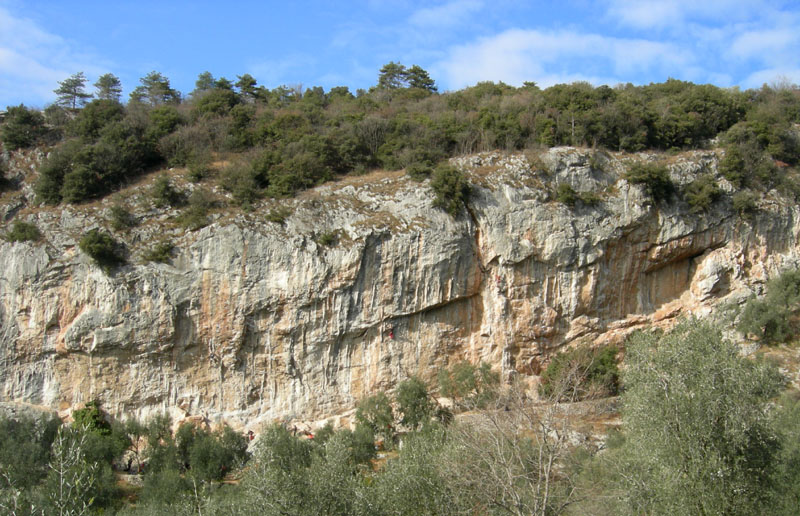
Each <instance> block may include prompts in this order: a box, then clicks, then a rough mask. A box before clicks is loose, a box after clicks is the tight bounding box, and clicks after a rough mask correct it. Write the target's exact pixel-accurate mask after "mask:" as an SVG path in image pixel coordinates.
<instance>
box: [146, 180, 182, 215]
mask: <svg viewBox="0 0 800 516" xmlns="http://www.w3.org/2000/svg"><path fill="white" fill-rule="evenodd" d="M150 197H151V198H152V199H153V204H155V205H156V207H158V208H164V207H167V206H179V205H180V204H181V203H182V202H183V194H182V193H181V192H179V191H178V190H176V189H175V187H174V186H172V181H171V180H170V178H169V176H167V175H166V174H161V175H160V176H158V177H157V178H156V180H155V181H154V182H153V186H152V187H151V188H150Z"/></svg>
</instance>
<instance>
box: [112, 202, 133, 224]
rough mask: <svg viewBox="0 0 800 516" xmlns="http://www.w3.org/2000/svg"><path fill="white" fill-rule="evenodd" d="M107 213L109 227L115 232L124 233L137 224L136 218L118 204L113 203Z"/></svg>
mask: <svg viewBox="0 0 800 516" xmlns="http://www.w3.org/2000/svg"><path fill="white" fill-rule="evenodd" d="M109 212H110V213H111V219H110V222H111V227H112V228H114V230H115V231H124V230H126V229H130V228H132V227H134V226H135V225H136V224H137V220H136V217H135V216H134V215H133V214H132V213H131V212H130V211H129V210H128V209H127V208H126V207H125V206H123V205H122V204H120V203H114V204H113V205H112V206H111V208H110V209H109Z"/></svg>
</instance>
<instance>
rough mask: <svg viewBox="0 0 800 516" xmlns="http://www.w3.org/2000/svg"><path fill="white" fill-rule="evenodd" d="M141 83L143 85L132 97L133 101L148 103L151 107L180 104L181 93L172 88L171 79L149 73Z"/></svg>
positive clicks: (135, 89)
mask: <svg viewBox="0 0 800 516" xmlns="http://www.w3.org/2000/svg"><path fill="white" fill-rule="evenodd" d="M139 82H140V83H141V84H140V85H139V86H137V87H136V88H134V90H133V91H132V92H131V95H130V98H131V101H133V102H135V103H139V102H147V103H149V104H150V105H151V106H160V105H163V104H177V103H179V102H180V98H181V97H180V93H179V92H178V91H177V90H174V89H173V88H172V87H171V86H170V84H169V79H167V78H166V77H164V76H163V75H161V74H160V73H158V72H155V71H153V72H150V73H148V74H147V75H145V76H144V77H142V78H141V79H139Z"/></svg>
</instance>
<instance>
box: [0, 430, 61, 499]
mask: <svg viewBox="0 0 800 516" xmlns="http://www.w3.org/2000/svg"><path fill="white" fill-rule="evenodd" d="M60 425H61V420H60V419H58V417H56V416H55V415H52V416H42V417H41V418H39V419H34V418H32V417H27V416H17V417H15V418H13V419H12V418H9V417H6V416H0V490H2V489H3V488H6V487H10V486H9V484H11V485H13V486H15V487H17V488H29V487H32V486H35V485H36V484H37V483H38V482H39V481H40V480H41V479H42V478H44V476H45V474H46V473H47V462H48V460H49V459H50V446H51V445H52V443H53V439H54V438H55V436H56V431H57V430H58V427H59V426H60Z"/></svg>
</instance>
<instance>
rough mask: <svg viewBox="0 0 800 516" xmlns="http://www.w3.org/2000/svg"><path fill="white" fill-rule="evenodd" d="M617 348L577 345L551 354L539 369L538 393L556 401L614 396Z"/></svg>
mask: <svg viewBox="0 0 800 516" xmlns="http://www.w3.org/2000/svg"><path fill="white" fill-rule="evenodd" d="M617 353H618V350H617V348H616V347H614V346H605V347H602V348H596V349H590V348H588V347H585V346H584V347H577V348H574V349H571V350H569V351H565V352H563V353H559V354H557V355H555V356H554V357H553V358H552V360H551V361H550V364H548V366H547V368H546V369H545V370H544V371H543V372H542V375H541V384H540V385H539V394H540V395H542V396H545V397H552V396H555V397H557V398H558V399H559V400H575V399H582V398H592V397H597V396H614V395H616V394H617V392H618V390H619V369H618V367H617V359H616V356H617Z"/></svg>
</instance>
